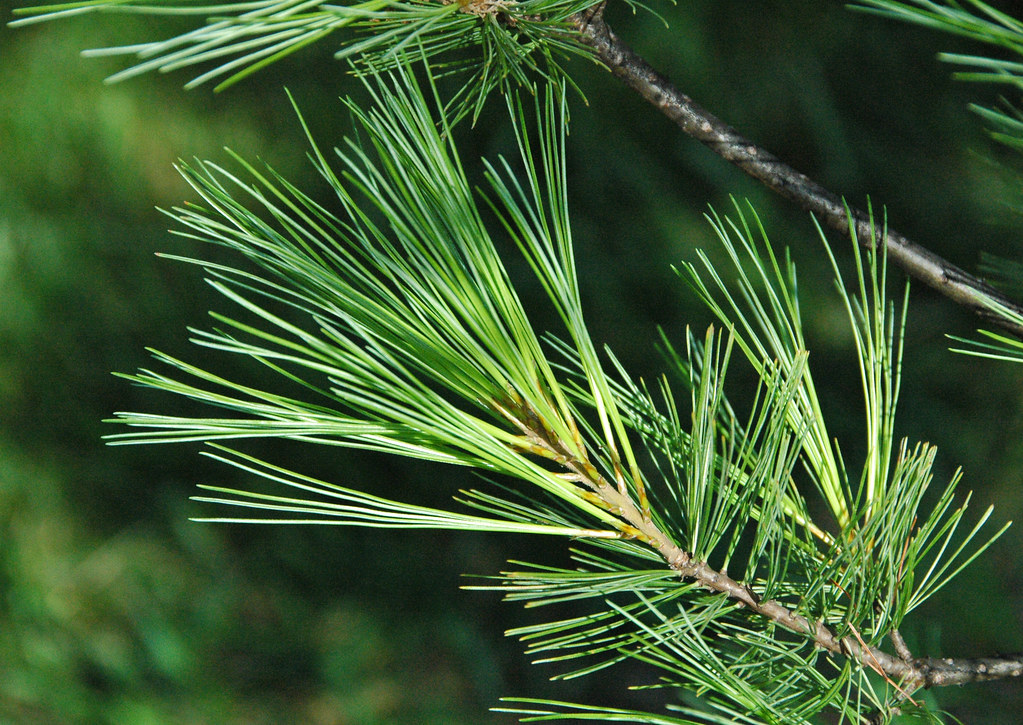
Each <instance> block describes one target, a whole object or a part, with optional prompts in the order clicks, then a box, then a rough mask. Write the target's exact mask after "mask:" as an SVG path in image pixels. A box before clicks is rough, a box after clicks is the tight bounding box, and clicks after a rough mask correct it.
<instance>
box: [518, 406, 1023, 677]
mask: <svg viewBox="0 0 1023 725" xmlns="http://www.w3.org/2000/svg"><path fill="white" fill-rule="evenodd" d="M505 414H506V415H507V417H508V418H509V420H510V421H511V422H512V423H514V424H515V425H516V426H517V427H518V428H519V429H520V430H521V432H522V433H523V435H524V436H526V437H527V438H528V439H529V441H530V442H531V444H532V448H531V450H532V452H534V453H536V454H538V455H542V456H544V457H546V458H549V459H551V460H556V461H558V462H559V463H560V464H561V465H562V466H563V467H564V468H565V469H566V470H567V471H568V472H569V473H568V477H569V478H570V479H571V480H572V481H574V482H575V483H577V484H578V485H581V486H585V487H586V488H588V489H590V491H591V492H592V493H593V494H594V495H593V496H592V497H587V500H589V501H591V502H592V503H595V504H596V505H598V506H600V507H602V508H604V509H606V510H607V511H608V512H610V513H612V514H613V515H615V516H616V517H617V519H618V520H617V521H615V522H614V526H615V527H616V528H617V529H618V530H619V531H620V532H621V533H622V534H623V535H624V536H626V537H628V538H634V539H636V540H638V541H640V542H642V543H644V544H646V545H647V546H649V547H651V548H652V549H654V550H655V551H657V553H658V554H660V555H661V557H662V558H663V559H664V560H665V562H667V564H668V566H669V567H671V569H672V570H673V571H675V572H676V573H677V574H678V575H679V576H680V577H681V578H682V579H684V580H691V581H694V582H696V583H698V584H699V585H701V586H703V587H704V588H706V589H708V590H710V591H714V592H720V593H721V594H724V595H726V596H727V597H728V598H729V599H733V600H735V601H736V602H738V603H740V604H741V605H742V606H744V607H745V608H746V609H748V610H749V611H750V612H752V613H754V614H758V615H760V616H761V617H763V618H765V619H767V620H770V621H772V622H774V623H776V624H779V625H781V626H782V627H784V628H785V629H787V630H789V631H790V632H794V633H796V634H801V635H805V636H808V637H810V638H811V639H812V640H813V642H814V644H815V645H817V646H818V647H820V648H821V649H823V650H826V651H828V652H830V653H832V654H834V655H842V656H846V657H850V658H852V659H853V660H855V661H857V662H858V663H859V664H860V665H862V666H863V667H866V668H868V669H870V670H873V671H874V672H877V673H878V674H880V675H882V676H884V677H886V678H887V679H890V680H892V681H893V682H895V683H896V684H897V685H898V686H899V687H900V688H901V689H903V690H904V691H906V692H907V693H911V692H912V691H913V690H916V689H918V688H921V687H925V688H930V687H946V686H949V685H964V684H967V683H971V682H980V681H984V680H996V679H1005V678H1015V677H1021V676H1023V653H1020V654H1015V655H1008V656H1002V657H981V658H959V659H953V658H933V657H925V658H912V657H908V656H906V655H907V654H908V649H907V648H906V647H905V643H904V642H902V639H901V635H898V633H897V632H896V633H895V636H896V637H897V640H896V641H897V642H901V643H902V644H901V646H898V645H897V646H896V649H897V650H898V654H896V655H892V654H889V653H888V652H885V651H883V650H881V649H879V648H878V647H874V646H871V645H869V644H867V643H866V642H864V641H863V639H862V638H861V637H860V636H859V635H858V634H857V633H856V632H855V630H853V633H852V634H849V635H845V636H839V635H838V634H836V633H835V631H834V630H833V629H831V628H830V627H828V626H827V625H825V624H824V623H823V622H820V621H815V620H811V619H809V618H807V617H806V616H804V615H802V614H799V613H798V612H795V611H793V610H792V609H790V608H788V607H786V606H785V605H784V604H782V603H781V602H779V601H777V600H774V599H770V600H761V599H760V597H759V596H757V594H756V592H754V590H753V589H752V587H750V586H748V585H746V584H743V583H741V582H739V581H737V580H735V579H733V578H732V577H730V576H729V575H728V574H727V573H726V572H724V571H718V570H716V569H714V568H713V567H712V566H710V565H709V564H708V563H707V562H706V561H700V560H697V559H696V558H694V557H693V556H692V555H691V554H690V553H689V552H687V551H685V550H684V549H682V548H681V547H680V546H679V545H678V544H676V543H675V542H674V541H673V540H672V539H671V537H670V536H668V535H667V534H666V533H665V532H664V531H662V530H661V529H660V528H659V527H658V525H657V523H656V522H655V521H654V520H653V519H652V518H651V517H650V515H649V513H648V512H647V511H646V510H645V508H644V507H642V506H640V505H637V504H636V502H635V501H634V500H633V498H632V496H631V495H630V494H629V492H628V491H627V490H623V489H621V488H620V487H618V486H615V485H614V484H612V483H611V482H610V481H608V480H607V479H606V478H605V477H604V476H603V475H601V474H600V473H599V471H598V470H597V469H596V468H595V467H594V466H593V465H592V464H591V463H590V462H589V461H588V460H587V459H586V458H585V449H580V448H578V447H577V448H576V450H582V451H583V458H578V457H574V456H573V455H572V453H570V451H569V448H568V447H567V446H566V445H565V444H564V443H562V442H560V441H559V440H558V439H557V436H556V435H554V434H553V433H552V431H551V430H550V429H549V428H548V427H546V426H543V425H530V424H528V423H526V422H525V421H537V422H539V421H540V420H541V419H540V418H539V417H538V416H537V415H536V413H535V412H534V411H530V410H529V409H528V407H523V408H522V409H520V410H516V411H515V412H514V413H511V412H506V413H505Z"/></svg>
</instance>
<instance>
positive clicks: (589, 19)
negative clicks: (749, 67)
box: [573, 2, 1023, 339]
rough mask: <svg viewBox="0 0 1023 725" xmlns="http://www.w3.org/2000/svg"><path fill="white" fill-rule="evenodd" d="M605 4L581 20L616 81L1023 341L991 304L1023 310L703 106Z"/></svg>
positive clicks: (1021, 329) (584, 35)
mask: <svg viewBox="0 0 1023 725" xmlns="http://www.w3.org/2000/svg"><path fill="white" fill-rule="evenodd" d="M605 4H606V2H601V3H599V4H597V5H595V6H593V7H592V8H590V9H588V10H585V11H583V12H581V13H579V14H577V15H575V16H574V18H573V20H574V23H575V26H576V28H577V30H578V31H579V33H580V36H581V40H582V42H583V43H585V44H586V45H587V46H589V47H590V48H591V49H592V50H593V51H594V53H595V54H596V58H597V59H598V60H599V61H600V62H601V63H603V64H604V65H605V66H607V68H608V69H609V70H610V71H611V72H612V73H613V74H614V75H615V76H617V77H618V78H619V79H621V80H622V81H623V82H624V83H625V84H626V85H628V86H629V87H630V88H632V89H633V90H635V91H636V92H637V93H639V95H640V96H642V97H643V98H645V99H646V100H647V101H649V102H650V103H652V104H653V105H654V106H656V107H657V108H658V109H660V111H661V112H662V113H663V114H664V115H665V116H667V117H668V118H670V119H671V120H672V121H674V122H675V123H676V124H677V125H678V126H679V128H681V129H682V130H683V131H684V132H685V133H686V134H688V135H689V136H692V137H693V138H695V139H696V140H697V141H700V142H701V143H703V144H704V145H705V146H707V147H708V148H710V149H711V150H712V151H713V152H714V153H716V154H718V155H719V156H721V157H722V158H724V159H726V160H727V161H730V162H732V163H733V164H735V165H736V166H738V167H739V168H740V169H742V170H743V171H745V172H746V173H747V174H749V175H750V176H752V177H753V178H754V179H756V180H757V181H759V182H761V183H762V184H764V185H765V186H767V187H768V188H770V189H772V190H774V191H776V192H777V193H779V194H781V195H782V196H783V197H785V198H786V199H789V200H791V201H794V202H796V203H797V204H799V205H800V206H801V207H802V208H804V209H806V210H807V211H809V212H811V213H812V214H814V215H815V216H816V217H817V218H818V219H819V220H820V221H821V222H822V223H823V224H824V225H826V226H828V227H830V228H831V229H833V230H835V231H837V232H839V233H842V234H845V233H847V232H848V230H849V218H850V215H851V217H852V219H853V221H854V223H855V227H856V235H857V237H858V238H859V239H860V240H862V243H863V244H864V246H869V245H871V244H872V243H873V244H878V243H880V244H887V254H888V258H889V259H891V260H893V261H894V262H896V263H897V264H898V265H899V266H901V267H902V268H903V269H904V270H905V271H906V272H907V273H908V274H909V275H910V276H912V277H915V278H917V279H919V280H921V281H923V282H924V283H925V284H927V285H928V286H930V287H933V288H934V289H935V290H937V291H938V292H940V293H941V294H943V295H945V296H946V297H948V298H949V299H951V300H953V301H954V302H956V303H958V304H960V305H963V306H964V307H967V308H968V309H971V310H973V311H974V312H975V313H976V314H978V315H979V316H980V317H982V318H984V319H985V320H987V321H989V322H993V323H995V324H997V325H999V326H1000V327H1002V328H1004V329H1006V330H1008V331H1009V332H1011V333H1012V334H1013V335H1015V336H1016V337H1018V338H1021V339H1023V326H1021V325H1019V324H1016V323H1014V322H1012V321H1009V320H1006V319H1004V318H1003V317H999V316H997V315H995V314H994V313H993V312H992V310H991V307H992V302H995V303H997V304H998V305H1001V306H1003V307H1005V308H1008V309H1010V310H1013V311H1015V312H1017V313H1023V306H1021V305H1020V304H1019V303H1017V302H1015V301H1013V300H1011V299H1009V298H1008V297H1006V296H1005V295H1003V294H1002V293H1001V292H999V291H998V290H996V289H995V288H993V287H991V286H990V285H988V284H987V283H986V282H984V281H983V280H982V279H980V278H978V277H975V276H974V275H971V274H970V273H968V272H966V271H964V270H962V269H960V268H959V267H956V266H955V265H953V264H952V263H951V262H949V261H948V260H946V259H944V258H942V257H941V256H939V255H937V254H935V253H934V252H932V251H930V250H929V249H926V248H924V247H922V246H920V245H919V244H916V243H915V242H913V241H911V240H909V239H907V238H906V237H904V236H903V235H901V234H899V233H898V232H896V231H895V230H893V229H887V230H886V231H885V230H881V229H877V230H875V229H874V228H873V227H872V224H871V219H870V215H869V214H867V213H865V212H863V211H861V210H858V209H852V210H850V209H849V208H848V207H847V205H846V204H845V203H844V201H843V200H842V198H841V197H840V196H838V195H837V194H835V193H834V192H831V191H829V190H828V189H825V188H824V187H823V186H821V185H820V184H818V183H817V182H815V181H814V180H813V179H811V178H809V177H808V176H806V175H805V174H803V173H801V172H799V171H797V170H796V169H794V168H792V167H791V166H789V165H788V164H786V163H785V162H783V161H781V160H780V159H778V158H777V157H776V156H774V155H773V154H771V153H770V152H768V151H767V150H765V149H763V148H761V147H760V146H758V145H757V144H755V143H754V142H752V141H750V140H749V139H747V138H745V137H744V136H742V135H741V134H740V133H739V132H738V131H736V130H735V129H734V128H732V127H731V126H729V125H728V124H726V123H724V122H723V121H721V120H720V119H719V118H717V117H716V116H714V115H713V114H711V113H709V112H708V111H706V110H705V109H703V108H701V107H700V106H699V105H698V104H696V103H695V102H694V101H693V100H692V99H691V98H690V97H689V96H687V95H686V94H684V93H682V92H681V91H680V90H679V89H678V88H676V87H675V86H674V85H673V84H672V83H671V82H670V81H669V80H668V79H667V78H666V77H665V76H664V75H662V74H661V73H659V72H658V71H657V70H655V69H654V68H653V67H651V66H650V64H649V63H647V62H646V61H645V60H644V59H643V58H642V57H640V56H639V55H638V54H637V53H636V52H635V51H634V50H633V49H632V48H631V47H629V46H628V45H627V44H626V43H625V42H624V41H622V40H621V38H619V37H618V36H617V35H616V34H615V32H614V31H613V30H612V29H611V27H610V26H608V24H607V22H606V21H605V20H604V6H605ZM882 235H883V236H882Z"/></svg>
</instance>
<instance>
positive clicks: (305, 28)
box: [11, 0, 593, 120]
mask: <svg viewBox="0 0 1023 725" xmlns="http://www.w3.org/2000/svg"><path fill="white" fill-rule="evenodd" d="M592 4H593V0H362V2H343V3H331V2H324V1H323V0H251V1H250V2H237V3H215V4H209V3H208V2H203V0H191V1H189V0H148V1H145V0H144V1H143V2H128V1H127V0H80V1H78V2H68V3H58V4H52V5H36V6H30V7H24V8H17V9H15V11H14V12H15V14H17V15H21V16H22V17H21V18H20V19H18V20H15V21H13V22H12V23H11V24H12V25H14V26H19V25H27V24H31V23H38V22H42V21H48V20H55V19H60V18H68V17H74V16H79V15H83V14H87V13H104V14H107V13H122V14H133V15H154V16H178V17H185V18H197V19H199V20H200V22H199V23H198V24H197V25H196V27H194V28H192V29H190V30H187V31H185V32H182V33H180V34H178V35H173V36H171V37H168V38H165V39H161V40H152V41H145V42H141V43H133V44H130V45H123V46H117V47H109V48H100V49H93V50H87V51H85V52H84V55H86V56H125V57H129V58H134V59H135V61H136V62H135V63H134V64H133V65H131V66H129V67H127V68H125V69H123V70H121V71H118V72H117V73H114V74H113V75H111V76H110V77H109V78H108V79H107V80H108V81H109V82H117V81H121V80H125V79H128V78H132V77H134V76H138V75H141V74H143V73H149V72H153V71H159V72H161V73H166V72H172V71H178V70H183V69H188V70H190V71H192V72H196V73H197V74H196V75H195V76H194V77H193V78H192V79H191V80H190V81H189V82H188V83H187V84H186V87H188V88H191V87H195V86H199V85H202V84H205V83H211V82H215V83H216V85H215V89H216V90H222V89H224V88H227V87H229V86H231V85H233V84H235V83H237V82H239V81H240V80H242V79H244V78H246V77H247V76H249V75H251V74H253V73H255V72H257V71H259V70H260V69H262V68H265V67H267V66H269V65H271V64H273V63H275V62H277V61H280V60H282V59H284V58H286V57H287V56H289V55H291V54H293V53H296V52H298V51H300V50H302V49H304V48H307V47H309V46H311V45H313V44H315V43H321V42H324V41H325V40H326V39H327V38H331V37H333V38H337V40H335V42H337V43H339V44H340V48H339V49H338V50H337V52H336V53H335V54H334V57H335V59H336V60H338V61H343V62H345V63H349V64H351V65H352V66H354V68H355V70H356V72H358V73H378V72H382V71H386V70H389V69H392V68H394V67H395V66H396V65H398V64H400V63H402V62H403V61H402V59H403V58H404V57H405V56H406V55H407V54H409V53H410V52H415V53H420V54H422V55H423V56H424V57H426V58H428V59H429V60H430V63H431V65H432V66H433V68H434V69H435V71H437V72H441V71H442V70H443V71H445V72H457V73H459V74H461V75H462V76H463V85H462V87H461V90H459V91H458V92H456V93H455V94H454V95H453V97H452V98H451V100H450V101H449V103H448V107H449V118H450V119H451V120H454V119H457V118H461V117H462V116H463V115H465V114H473V115H476V114H478V113H479V110H480V109H481V108H482V105H483V103H484V102H485V100H486V98H487V97H488V96H489V95H490V93H491V91H494V90H496V89H499V88H504V89H506V90H508V89H511V88H513V87H530V86H531V85H532V84H533V83H535V82H536V78H537V77H543V78H547V79H549V80H551V81H553V82H556V83H564V82H565V81H566V78H567V77H566V75H565V73H564V72H563V71H562V68H561V63H562V61H563V60H564V58H566V57H568V56H571V55H573V54H585V53H586V52H587V51H585V50H584V49H583V47H582V46H581V45H580V44H579V43H578V42H577V40H576V39H575V35H574V31H573V30H572V29H571V25H570V22H569V18H571V17H572V16H573V15H575V14H576V13H578V12H579V11H581V10H583V9H585V8H586V7H588V6H590V5H592ZM342 67H344V66H342Z"/></svg>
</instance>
